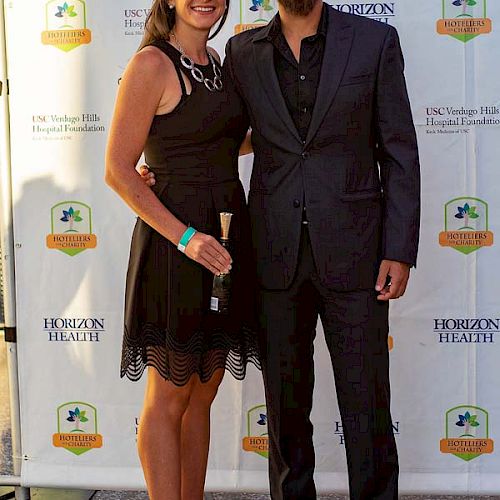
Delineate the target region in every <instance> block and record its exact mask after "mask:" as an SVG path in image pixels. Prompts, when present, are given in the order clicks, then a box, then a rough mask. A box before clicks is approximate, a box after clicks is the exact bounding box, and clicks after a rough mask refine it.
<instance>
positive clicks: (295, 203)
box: [293, 200, 300, 208]
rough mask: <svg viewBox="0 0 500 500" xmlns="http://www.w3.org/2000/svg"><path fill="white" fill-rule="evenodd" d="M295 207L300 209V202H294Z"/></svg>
mask: <svg viewBox="0 0 500 500" xmlns="http://www.w3.org/2000/svg"><path fill="white" fill-rule="evenodd" d="M293 206H294V207H295V208H299V207H300V200H293Z"/></svg>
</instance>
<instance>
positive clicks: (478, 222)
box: [439, 197, 493, 255]
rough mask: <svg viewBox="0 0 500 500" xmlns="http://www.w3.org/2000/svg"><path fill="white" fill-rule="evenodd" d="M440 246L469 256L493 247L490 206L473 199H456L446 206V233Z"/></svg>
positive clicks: (444, 232)
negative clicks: (489, 214)
mask: <svg viewBox="0 0 500 500" xmlns="http://www.w3.org/2000/svg"><path fill="white" fill-rule="evenodd" d="M439 244H440V245H441V246H443V247H451V248H453V249H454V250H457V251H459V252H461V253H464V254H466V255H467V254H469V253H472V252H475V251H476V250H479V249H480V248H483V247H488V246H492V245H493V233H492V232H491V231H489V230H488V204H487V203H486V202H485V201H483V200H481V199H479V198H472V197H463V198H455V199H453V200H451V201H449V202H448V203H446V205H445V206H444V231H441V233H439Z"/></svg>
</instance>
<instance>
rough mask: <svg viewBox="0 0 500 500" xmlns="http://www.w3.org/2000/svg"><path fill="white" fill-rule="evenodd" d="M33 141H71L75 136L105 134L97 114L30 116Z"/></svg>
mask: <svg viewBox="0 0 500 500" xmlns="http://www.w3.org/2000/svg"><path fill="white" fill-rule="evenodd" d="M31 121H32V124H31V126H32V132H33V140H34V141H40V140H45V141H49V140H59V141H61V140H63V141H64V140H72V139H73V138H74V137H75V134H87V133H92V132H101V133H102V132H106V128H105V127H104V126H103V125H99V122H100V121H101V117H100V116H99V115H98V114H97V113H81V114H77V115H68V114H66V113H65V114H62V115H59V114H39V115H32V117H31Z"/></svg>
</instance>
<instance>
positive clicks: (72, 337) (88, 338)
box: [43, 318, 106, 342]
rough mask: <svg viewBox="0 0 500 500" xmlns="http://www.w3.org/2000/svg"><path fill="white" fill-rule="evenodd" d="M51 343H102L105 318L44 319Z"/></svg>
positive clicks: (45, 331)
mask: <svg viewBox="0 0 500 500" xmlns="http://www.w3.org/2000/svg"><path fill="white" fill-rule="evenodd" d="M43 331H44V333H46V334H47V340H48V341H49V342H100V340H101V336H102V335H103V334H104V333H106V329H105V327H104V318H43Z"/></svg>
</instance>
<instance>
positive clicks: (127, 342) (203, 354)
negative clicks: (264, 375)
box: [120, 323, 261, 386]
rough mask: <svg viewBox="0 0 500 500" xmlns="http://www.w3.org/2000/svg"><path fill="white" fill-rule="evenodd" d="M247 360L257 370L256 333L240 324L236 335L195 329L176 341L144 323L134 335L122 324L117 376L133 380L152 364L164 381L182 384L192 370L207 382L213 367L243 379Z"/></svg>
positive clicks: (171, 336)
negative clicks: (119, 364) (188, 337)
mask: <svg viewBox="0 0 500 500" xmlns="http://www.w3.org/2000/svg"><path fill="white" fill-rule="evenodd" d="M248 363H252V364H253V365H255V366H256V367H257V368H258V369H259V370H260V369H261V364H260V359H259V352H258V347H257V335H256V333H255V332H254V331H253V330H251V329H249V328H245V327H242V328H241V330H240V331H239V332H238V334H234V333H231V334H230V333H228V332H226V331H223V330H218V329H217V330H213V331H210V332H196V333H195V334H194V335H192V336H191V338H190V339H189V341H188V342H179V341H178V340H177V339H176V338H175V337H174V335H172V333H171V332H169V331H166V330H164V329H161V328H159V327H158V326H156V325H154V324H152V323H146V324H145V325H144V326H143V327H142V333H141V335H139V336H137V337H135V338H133V337H132V336H130V335H129V332H128V330H127V328H126V327H125V332H124V337H123V351H122V360H121V370H120V376H121V377H124V376H126V377H127V378H128V379H130V380H132V381H137V380H139V379H140V378H141V376H142V374H143V373H144V370H145V369H146V367H147V366H152V367H154V368H156V370H157V371H158V372H159V373H160V375H161V376H162V377H163V378H164V379H165V380H170V381H171V382H172V383H173V384H175V385H177V386H182V385H185V384H186V383H187V382H188V380H189V379H190V377H191V376H192V375H193V374H195V373H197V374H198V376H199V377H200V380H201V381H202V382H208V380H210V378H211V377H212V375H213V374H214V372H215V371H216V370H217V369H219V368H225V369H226V370H228V371H229V372H230V373H231V374H232V375H233V376H234V377H235V378H236V379H237V380H243V379H244V378H245V375H246V367H247V364H248Z"/></svg>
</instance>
